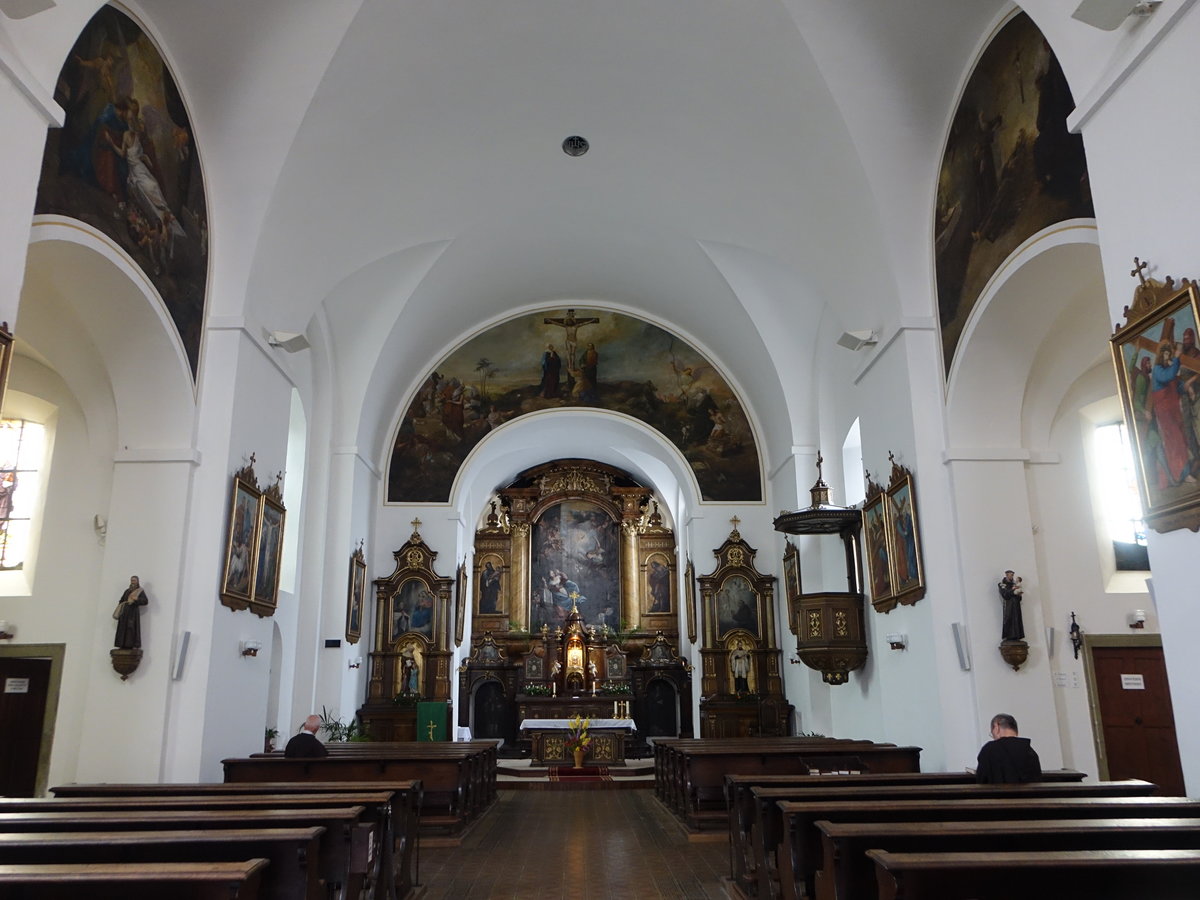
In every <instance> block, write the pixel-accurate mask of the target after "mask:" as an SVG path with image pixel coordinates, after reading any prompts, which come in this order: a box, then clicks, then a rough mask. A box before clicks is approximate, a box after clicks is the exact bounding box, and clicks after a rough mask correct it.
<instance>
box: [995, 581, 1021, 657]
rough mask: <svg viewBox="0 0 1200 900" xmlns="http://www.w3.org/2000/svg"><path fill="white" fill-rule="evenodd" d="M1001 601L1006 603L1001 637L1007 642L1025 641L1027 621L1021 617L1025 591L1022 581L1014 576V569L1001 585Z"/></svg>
mask: <svg viewBox="0 0 1200 900" xmlns="http://www.w3.org/2000/svg"><path fill="white" fill-rule="evenodd" d="M996 587H997V588H998V589H999V590H1000V599H1001V600H1002V601H1004V621H1003V624H1002V625H1001V631H1000V637H1001V639H1002V640H1005V641H1021V640H1024V639H1025V621H1024V619H1023V618H1022V617H1021V595H1022V594H1023V593H1024V592H1025V589H1024V588H1023V587H1022V586H1021V579H1020V577H1019V576H1017V575H1014V574H1013V571H1012V569H1009V570H1008V571H1006V572H1005V573H1004V577H1003V578H1001V579H1000V583H999V584H997V585H996Z"/></svg>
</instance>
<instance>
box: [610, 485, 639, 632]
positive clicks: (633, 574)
mask: <svg viewBox="0 0 1200 900" xmlns="http://www.w3.org/2000/svg"><path fill="white" fill-rule="evenodd" d="M613 494H614V495H615V496H616V497H617V498H618V499H619V500H620V501H621V621H622V622H628V623H629V626H630V627H631V628H632V627H637V626H638V625H639V623H640V621H641V605H640V603H639V597H638V594H639V588H638V530H639V527H640V525H641V521H642V504H643V503H645V501H646V497H647V494H646V492H645V491H644V490H642V489H640V488H635V489H630V488H613Z"/></svg>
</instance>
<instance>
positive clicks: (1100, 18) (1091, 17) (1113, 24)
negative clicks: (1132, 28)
mask: <svg viewBox="0 0 1200 900" xmlns="http://www.w3.org/2000/svg"><path fill="white" fill-rule="evenodd" d="M1160 6H1162V2H1161V0H1083V2H1082V3H1080V4H1079V6H1078V8H1077V9H1076V10H1075V12H1073V13H1071V18H1072V19H1078V20H1079V21H1080V22H1084V23H1086V24H1088V25H1091V26H1092V27H1093V28H1099V29H1100V30H1101V31H1116V30H1117V29H1118V28H1120V27H1121V23H1122V22H1124V21H1125V20H1126V19H1128V18H1129V17H1130V16H1133V17H1134V18H1136V19H1145V18H1147V17H1148V16H1152V15H1154V11H1155V10H1156V9H1158V8H1159V7H1160Z"/></svg>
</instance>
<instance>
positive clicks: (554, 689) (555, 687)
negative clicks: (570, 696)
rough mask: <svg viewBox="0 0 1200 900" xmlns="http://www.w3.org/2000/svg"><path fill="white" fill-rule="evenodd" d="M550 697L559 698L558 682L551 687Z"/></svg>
mask: <svg viewBox="0 0 1200 900" xmlns="http://www.w3.org/2000/svg"><path fill="white" fill-rule="evenodd" d="M550 696H551V697H557V696H558V682H557V681H556V682H554V683H553V684H551V685H550Z"/></svg>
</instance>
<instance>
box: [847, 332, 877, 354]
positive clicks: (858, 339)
mask: <svg viewBox="0 0 1200 900" xmlns="http://www.w3.org/2000/svg"><path fill="white" fill-rule="evenodd" d="M837 342H838V346H839V347H845V348H846V349H847V350H861V349H862V348H863V347H873V346H875V345H876V344H878V343H879V334H878V332H875V331H843V332H842V336H841V337H840V338H838V340H837Z"/></svg>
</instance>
